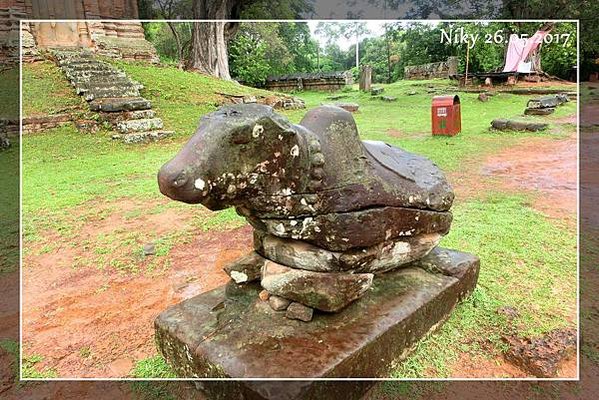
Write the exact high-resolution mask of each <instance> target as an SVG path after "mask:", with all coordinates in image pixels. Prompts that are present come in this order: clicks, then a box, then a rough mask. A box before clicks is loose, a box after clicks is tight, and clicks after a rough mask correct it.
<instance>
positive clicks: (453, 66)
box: [447, 56, 458, 76]
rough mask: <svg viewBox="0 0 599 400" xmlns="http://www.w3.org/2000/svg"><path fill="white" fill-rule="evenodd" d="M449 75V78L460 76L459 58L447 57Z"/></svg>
mask: <svg viewBox="0 0 599 400" xmlns="http://www.w3.org/2000/svg"><path fill="white" fill-rule="evenodd" d="M447 69H448V71H447V75H448V76H456V75H457V74H458V58H457V57H453V56H452V57H447Z"/></svg>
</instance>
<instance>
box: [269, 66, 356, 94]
mask: <svg viewBox="0 0 599 400" xmlns="http://www.w3.org/2000/svg"><path fill="white" fill-rule="evenodd" d="M352 83H353V78H352V75H351V73H350V72H349V71H337V72H316V73H296V74H288V75H279V76H269V77H268V78H266V84H265V87H266V89H268V90H273V91H277V92H293V91H301V90H319V91H326V92H333V91H336V90H340V89H343V88H344V87H345V86H347V85H351V84H352Z"/></svg>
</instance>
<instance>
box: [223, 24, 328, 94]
mask: <svg viewBox="0 0 599 400" xmlns="http://www.w3.org/2000/svg"><path fill="white" fill-rule="evenodd" d="M316 52H317V45H316V43H315V42H314V40H313V39H311V37H310V30H309V28H308V25H307V24H306V23H303V22H281V23H278V22H277V23H270V22H269V23H265V22H260V23H254V22H251V23H242V24H241V26H240V28H239V32H238V33H237V35H236V36H235V39H233V40H232V41H231V43H230V44H229V65H230V70H231V75H232V76H233V77H235V78H236V79H238V80H240V81H243V82H244V83H247V84H250V85H260V84H263V83H264V81H265V80H266V77H267V76H268V75H281V74H287V73H293V72H311V71H313V70H314V69H315V65H316V63H317V57H318V55H317V54H316Z"/></svg>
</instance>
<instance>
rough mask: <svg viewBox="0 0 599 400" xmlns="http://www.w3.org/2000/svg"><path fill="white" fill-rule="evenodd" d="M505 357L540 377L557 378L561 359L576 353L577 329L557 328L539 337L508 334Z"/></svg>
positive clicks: (505, 337)
mask: <svg viewBox="0 0 599 400" xmlns="http://www.w3.org/2000/svg"><path fill="white" fill-rule="evenodd" d="M503 340H504V342H505V343H506V344H507V345H508V350H507V352H506V354H505V357H506V358H507V359H508V360H510V361H511V362H513V363H514V364H516V365H518V366H519V367H521V368H522V369H524V370H526V371H528V372H529V373H531V374H532V375H534V376H536V377H538V378H555V377H556V375H557V369H558V366H559V364H560V362H561V361H563V360H564V359H565V358H566V357H567V356H570V355H572V354H575V353H576V340H577V339H576V330H575V329H557V330H554V331H551V332H549V333H548V334H546V335H543V336H541V337H538V338H521V337H518V336H512V335H506V336H504V337H503Z"/></svg>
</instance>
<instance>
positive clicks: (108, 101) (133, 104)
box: [89, 97, 152, 112]
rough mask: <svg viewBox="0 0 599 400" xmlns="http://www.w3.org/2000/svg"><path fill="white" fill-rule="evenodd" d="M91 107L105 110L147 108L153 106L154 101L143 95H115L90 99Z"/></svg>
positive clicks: (117, 110)
mask: <svg viewBox="0 0 599 400" xmlns="http://www.w3.org/2000/svg"><path fill="white" fill-rule="evenodd" d="M89 108H90V109H91V110H92V111H104V112H120V111H134V110H147V109H150V108H152V103H151V102H150V100H146V99H144V98H143V97H113V98H102V99H95V100H93V101H90V103H89Z"/></svg>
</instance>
